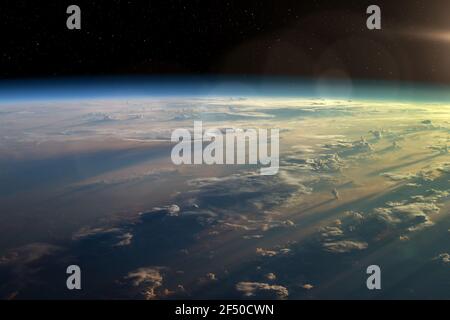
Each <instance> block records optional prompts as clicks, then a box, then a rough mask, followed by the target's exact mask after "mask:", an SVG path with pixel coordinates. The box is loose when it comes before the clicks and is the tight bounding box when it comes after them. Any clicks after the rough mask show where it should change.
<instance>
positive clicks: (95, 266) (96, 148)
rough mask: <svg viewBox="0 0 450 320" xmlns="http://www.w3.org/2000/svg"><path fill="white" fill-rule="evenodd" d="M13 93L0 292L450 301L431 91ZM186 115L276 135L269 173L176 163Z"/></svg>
mask: <svg viewBox="0 0 450 320" xmlns="http://www.w3.org/2000/svg"><path fill="white" fill-rule="evenodd" d="M14 86H15V87H14ZM14 86H13V85H11V86H10V87H8V90H6V89H5V90H3V91H1V92H0V93H1V95H0V96H1V101H0V208H1V210H0V297H1V298H3V299H55V298H57V299H220V298H236V299H419V298H420V299H422V298H425V299H432V298H433V299H450V154H449V149H448V148H449V142H450V102H449V99H448V97H446V96H445V94H446V93H445V92H444V93H442V94H440V93H439V94H438V91H434V90H431V89H430V90H428V89H421V90H419V89H417V88H415V87H412V88H411V87H410V88H408V89H404V88H401V89H398V88H397V87H396V88H394V89H392V90H388V89H386V90H384V89H378V87H376V84H372V87H371V86H365V87H364V90H362V89H361V90H359V89H358V88H357V87H356V86H354V85H351V86H349V84H348V83H344V84H343V85H342V86H341V85H339V86H336V87H334V86H331V87H330V86H329V85H327V86H323V85H322V84H319V85H317V86H316V85H306V86H304V85H297V84H295V85H292V84H282V83H274V84H271V83H269V84H265V85H264V86H252V85H249V84H248V83H244V84H242V83H240V82H238V81H236V82H231V84H230V83H228V84H223V85H222V84H220V83H219V84H218V83H215V84H214V89H213V88H212V87H208V86H205V85H199V84H195V83H194V84H193V83H188V84H185V85H184V84H183V83H182V82H177V84H176V85H175V84H173V85H172V84H171V83H170V82H165V84H164V88H162V87H158V86H154V85H153V86H152V84H147V85H136V82H133V83H132V84H128V85H127V86H121V85H118V84H117V83H111V82H106V83H103V84H98V85H97V84H95V83H94V84H92V85H89V86H83V85H79V84H74V83H69V84H68V85H67V86H65V85H61V84H60V85H59V86H58V85H57V84H54V83H53V84H49V85H47V86H45V87H39V84H33V86H36V87H33V86H31V87H30V86H28V87H26V88H25V89H24V88H22V87H20V84H15V85H14ZM136 86H140V87H139V88H138V89H136V88H137V87H136ZM196 86H197V87H196ZM286 87H288V89H286V90H285V88H286ZM195 88H197V89H198V90H195ZM205 88H206V89H205ZM242 88H245V89H242ZM273 88H276V89H273ZM280 88H281V89H282V90H281V89H280ZM313 88H315V89H317V90H314V92H313V91H311V90H312V89H313ZM330 88H331V89H330ZM135 89H136V90H135ZM342 90H343V92H342ZM97 93H99V94H97ZM100 93H101V94H100ZM341 93H342V94H341ZM194 121H202V123H203V127H204V129H218V130H223V129H225V128H244V129H246V128H253V129H260V128H264V129H275V128H276V129H279V132H280V151H279V161H280V164H279V171H278V172H277V174H275V175H267V176H264V175H260V174H259V169H260V168H259V166H258V165H256V166H255V165H251V166H250V165H246V164H242V165H201V164H192V165H175V164H173V162H172V161H171V150H172V148H173V145H174V143H173V142H172V141H171V134H172V132H173V130H175V129H177V128H187V129H189V130H190V129H191V128H192V127H193V124H194ZM70 265H76V266H79V268H80V270H81V286H82V290H68V288H67V286H66V280H67V278H68V276H69V275H68V274H67V272H66V270H67V267H68V266H70ZM373 265H375V266H378V267H379V270H380V281H381V287H380V288H377V289H373V290H371V289H369V288H368V286H367V280H368V278H369V277H370V274H368V272H367V270H368V267H369V266H373Z"/></svg>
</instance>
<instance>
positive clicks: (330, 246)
mask: <svg viewBox="0 0 450 320" xmlns="http://www.w3.org/2000/svg"><path fill="white" fill-rule="evenodd" d="M368 246H369V245H368V244H367V242H362V241H352V240H342V241H334V242H325V243H323V248H324V249H325V250H326V251H328V252H334V253H346V252H351V251H355V250H364V249H367V247H368Z"/></svg>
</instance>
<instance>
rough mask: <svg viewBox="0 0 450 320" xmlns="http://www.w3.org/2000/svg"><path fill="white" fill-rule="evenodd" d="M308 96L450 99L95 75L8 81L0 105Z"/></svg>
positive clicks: (277, 82)
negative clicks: (220, 97)
mask: <svg viewBox="0 0 450 320" xmlns="http://www.w3.org/2000/svg"><path fill="white" fill-rule="evenodd" d="M196 96H199V97H205V96H206V97H207V96H231V97H239V96H245V97H308V98H312V97H315V98H346V99H375V100H395V101H397V100H400V101H417V102H447V101H450V90H449V88H447V87H443V86H430V85H424V84H401V83H398V82H375V81H339V80H326V81H321V80H307V79H301V78H287V77H279V78H274V77H271V78H266V77H256V76H255V77H213V76H203V77H200V76H199V77H164V76H160V77H139V76H130V77H95V78H74V79H71V78H67V79H51V80H50V79H34V80H4V81H1V82H0V103H8V102H20V101H24V102H30V101H54V100H80V99H94V98H121V97H126V98H130V97H136V98H139V97H143V98H145V97H196Z"/></svg>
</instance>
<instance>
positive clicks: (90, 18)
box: [0, 0, 450, 84]
mask: <svg viewBox="0 0 450 320" xmlns="http://www.w3.org/2000/svg"><path fill="white" fill-rule="evenodd" d="M71 4H77V5H79V6H80V7H81V11H82V29H81V30H67V28H66V19H67V17H68V15H67V14H66V8H67V6H69V5H71ZM370 4H377V5H379V6H380V7H381V9H382V30H377V31H370V30H368V29H367V28H366V18H367V14H366V8H367V6H368V5H370ZM449 18H450V1H445V0H443V1H431V0H428V1H419V0H409V1H403V0H396V1H393V0H391V1H374V0H371V1H365V0H359V1H356V0H355V1H344V0H339V1H337V0H334V1H325V0H323V1H321V0H309V1H301V0H295V1H281V0H280V1H264V0H259V1H244V0H239V1H238V0H236V1H212V0H210V1H193V0H184V1H181V0H180V1H169V0H161V1H119V0H115V1H112V0H109V1H92V0H90V1H82V0H71V1H65V0H54V1H31V0H30V1H17V0H16V1H10V0H6V1H5V0H2V1H1V4H0V28H1V34H2V35H1V38H2V40H1V57H0V78H3V79H8V78H34V77H61V76H82V75H83V76H84V75H88V76H90V75H128V74H142V75H155V74H190V75H192V74H195V75H198V74H223V75H228V74H229V75H233V74H239V75H264V76H266V75H287V76H301V77H332V78H334V77H337V78H344V79H345V78H351V79H374V80H376V79H380V80H400V81H416V82H430V83H444V84H450V61H449V60H450V59H449V58H448V57H449V52H450V40H442V39H441V40H436V39H434V40H433V39H426V38H424V37H421V36H418V35H420V34H421V33H422V32H423V31H426V32H442V31H445V30H448V31H449V34H450V19H449Z"/></svg>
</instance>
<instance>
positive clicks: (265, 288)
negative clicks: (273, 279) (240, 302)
mask: <svg viewBox="0 0 450 320" xmlns="http://www.w3.org/2000/svg"><path fill="white" fill-rule="evenodd" d="M236 290H237V291H240V292H242V293H243V295H244V296H246V297H253V296H256V295H258V294H259V293H269V294H274V295H275V296H276V297H277V298H279V299H284V298H287V297H288V295H289V291H288V289H286V288H285V287H283V286H280V285H276V284H274V285H270V284H268V283H261V282H239V283H237V284H236Z"/></svg>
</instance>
